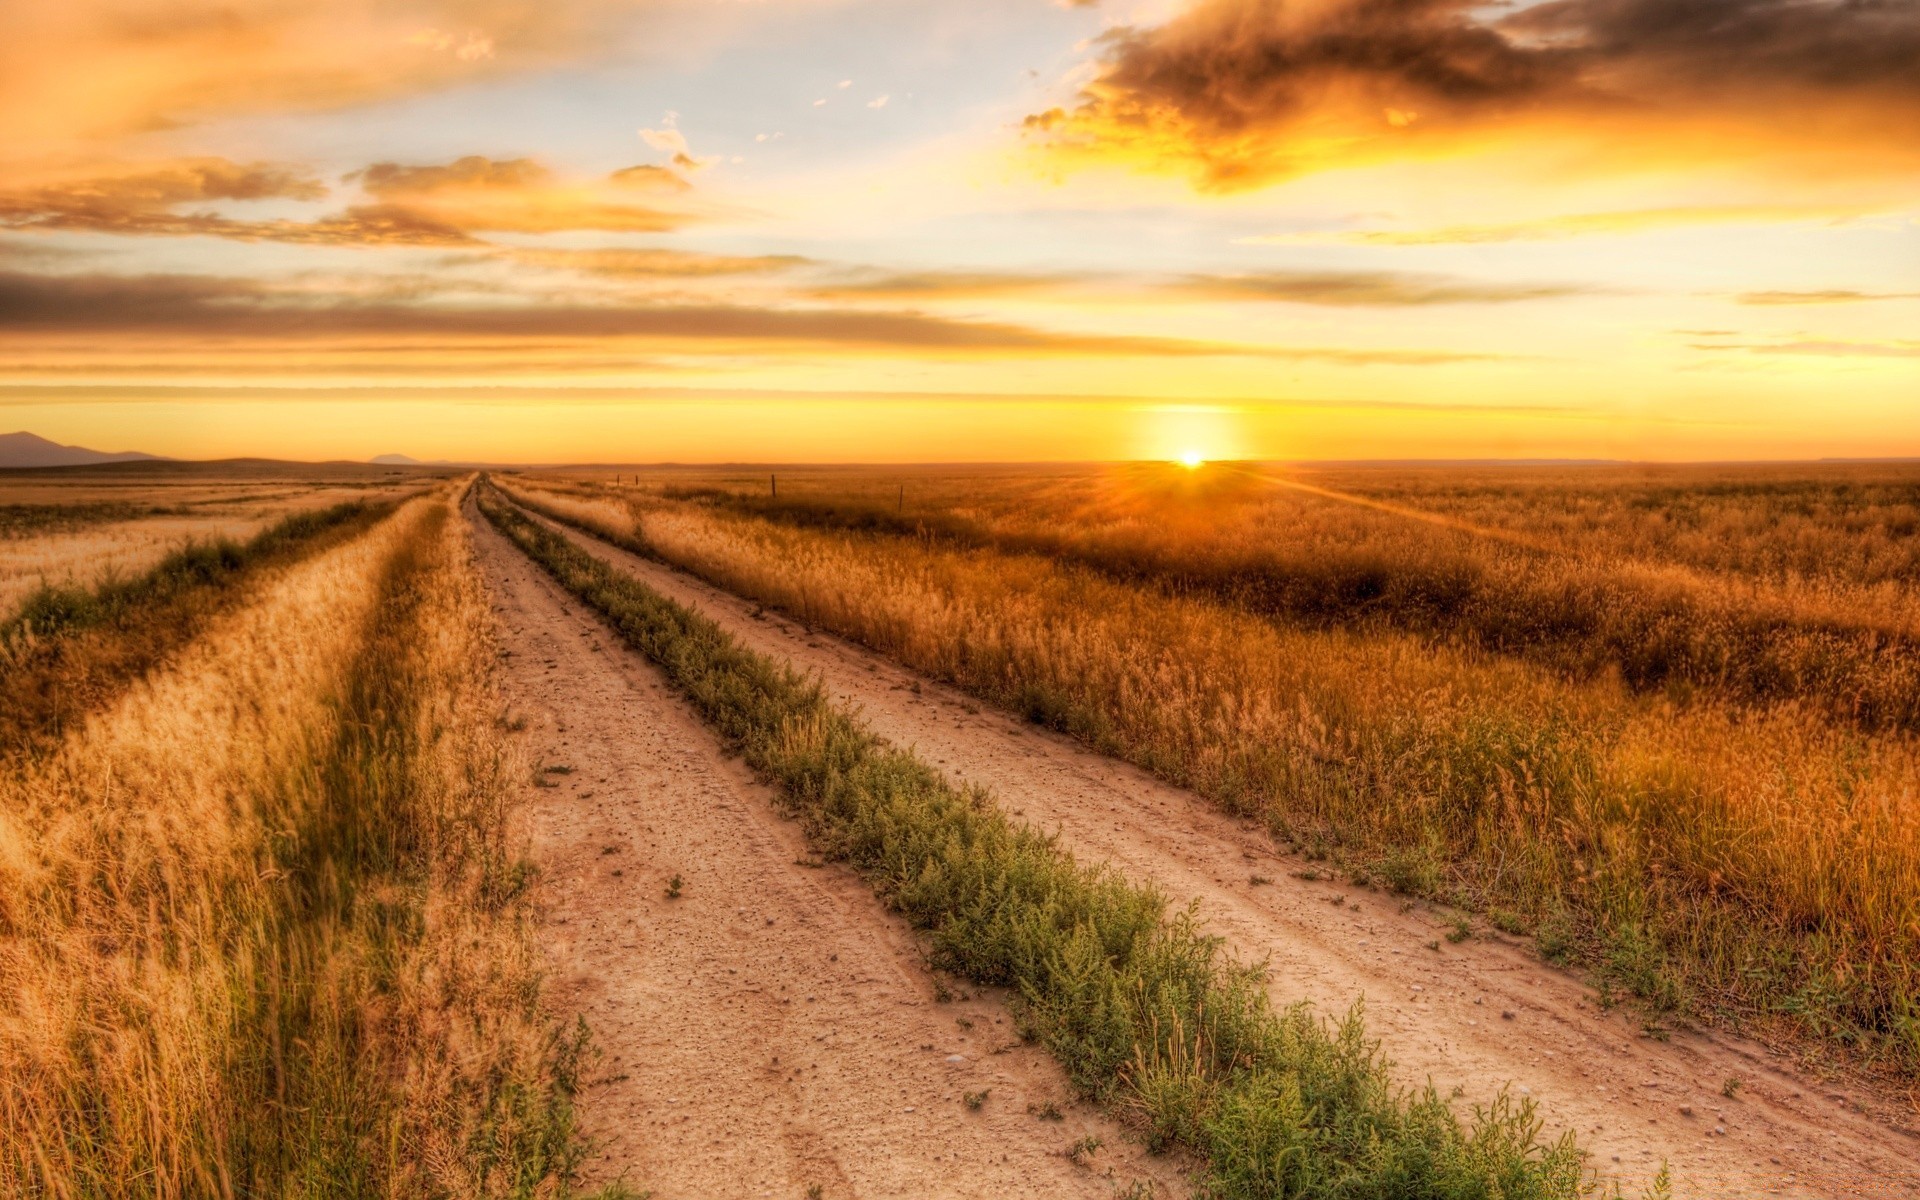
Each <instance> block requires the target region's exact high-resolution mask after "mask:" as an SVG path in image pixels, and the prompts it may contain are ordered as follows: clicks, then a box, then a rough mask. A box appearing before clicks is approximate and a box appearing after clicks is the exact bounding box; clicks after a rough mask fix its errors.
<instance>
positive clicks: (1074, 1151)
mask: <svg viewBox="0 0 1920 1200" xmlns="http://www.w3.org/2000/svg"><path fill="white" fill-rule="evenodd" d="M1104 1145H1106V1143H1105V1142H1103V1141H1101V1140H1100V1139H1099V1138H1098V1137H1095V1136H1094V1135H1092V1134H1088V1135H1087V1136H1086V1137H1083V1138H1081V1139H1080V1140H1079V1141H1077V1142H1075V1143H1073V1145H1071V1146H1068V1147H1067V1158H1068V1160H1069V1161H1071V1162H1072V1163H1073V1164H1074V1165H1075V1166H1078V1167H1084V1166H1086V1165H1087V1162H1088V1160H1090V1159H1091V1158H1093V1156H1094V1155H1095V1154H1097V1153H1098V1152H1099V1150H1100V1147H1102V1146H1104Z"/></svg>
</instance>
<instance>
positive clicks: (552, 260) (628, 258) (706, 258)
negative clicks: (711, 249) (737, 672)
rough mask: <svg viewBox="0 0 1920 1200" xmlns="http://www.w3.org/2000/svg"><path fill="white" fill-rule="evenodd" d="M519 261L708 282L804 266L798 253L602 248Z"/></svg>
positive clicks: (517, 253) (617, 275) (516, 253)
mask: <svg viewBox="0 0 1920 1200" xmlns="http://www.w3.org/2000/svg"><path fill="white" fill-rule="evenodd" d="M508 253H510V255H511V256H512V258H513V259H514V261H516V262H523V263H528V264H530V265H533V266H537V267H548V268H551V269H554V270H561V271H579V272H581V273H583V274H587V275H602V276H606V277H609V278H614V279H704V278H710V277H715V276H727V275H761V274H771V273H775V272H779V271H786V270H791V269H792V268H795V267H801V266H805V265H807V264H808V262H809V261H810V260H809V259H806V258H804V257H802V256H800V255H797V254H757V255H738V254H700V253H697V252H694V251H688V250H660V249H622V248H614V247H607V248H599V249H592V250H518V249H516V250H513V251H510V252H508Z"/></svg>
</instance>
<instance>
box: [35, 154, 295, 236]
mask: <svg viewBox="0 0 1920 1200" xmlns="http://www.w3.org/2000/svg"><path fill="white" fill-rule="evenodd" d="M326 194H327V189H326V186H325V185H324V184H322V183H321V182H320V181H319V180H318V179H316V178H314V177H313V176H312V175H311V174H310V173H308V172H306V171H303V170H301V169H299V168H296V167H289V166H284V165H280V164H273V163H250V164H242V163H234V162H229V161H228V160H226V159H223V158H187V159H175V160H171V161H163V162H154V163H141V164H130V165H126V166H122V167H119V168H118V169H113V170H107V171H104V172H95V173H87V174H79V175H73V174H54V175H51V176H48V175H43V176H42V177H41V178H39V179H32V178H31V177H29V178H28V179H25V180H22V181H20V182H19V183H17V184H15V185H14V186H12V187H9V188H6V189H5V190H0V225H4V226H7V227H10V228H14V229H59V230H75V231H81V232H88V233H164V234H178V233H195V232H202V231H205V230H212V229H219V228H222V227H225V226H229V225H234V224H245V223H244V222H241V223H235V222H231V221H228V220H227V219H226V218H222V217H218V216H215V215H213V214H211V213H208V212H206V211H200V212H194V213H185V214H183V213H179V212H177V211H176V210H177V209H179V208H182V207H184V206H187V205H195V204H200V205H204V204H210V203H214V202H218V201H255V200H318V199H320V198H322V197H324V196H325V195H326Z"/></svg>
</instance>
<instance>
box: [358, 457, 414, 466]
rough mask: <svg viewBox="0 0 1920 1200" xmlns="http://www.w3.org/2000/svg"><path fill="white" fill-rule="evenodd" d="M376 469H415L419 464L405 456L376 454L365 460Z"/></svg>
mask: <svg viewBox="0 0 1920 1200" xmlns="http://www.w3.org/2000/svg"><path fill="white" fill-rule="evenodd" d="M367 461H368V462H370V463H372V464H373V465H374V466H376V467H417V466H421V465H422V464H421V462H420V460H419V459H417V458H410V457H408V456H407V455H405V454H376V455H374V456H373V457H372V458H370V459H368V460H367Z"/></svg>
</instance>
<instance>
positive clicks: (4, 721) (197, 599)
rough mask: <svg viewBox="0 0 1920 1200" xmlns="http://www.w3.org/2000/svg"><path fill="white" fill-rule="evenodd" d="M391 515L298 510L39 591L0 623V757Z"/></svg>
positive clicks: (367, 509)
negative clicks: (283, 574)
mask: <svg viewBox="0 0 1920 1200" xmlns="http://www.w3.org/2000/svg"><path fill="white" fill-rule="evenodd" d="M393 509H394V505H393V504H392V503H391V502H376V503H368V502H364V501H350V502H348V503H345V504H337V505H334V506H333V507H331V508H326V509H321V510H318V511H313V512H302V513H296V514H294V515H292V516H290V517H287V518H286V519H284V520H282V521H279V522H277V523H276V524H274V525H272V526H270V527H268V528H267V529H264V530H262V531H261V532H260V533H258V534H256V535H255V536H254V537H253V538H251V539H249V540H248V541H245V542H236V541H233V540H232V539H230V538H218V539H215V540H212V541H207V542H197V543H194V544H191V545H188V546H185V547H183V548H181V549H180V550H177V551H175V552H174V553H172V554H170V555H168V556H167V557H166V558H165V559H164V560H162V561H161V562H160V563H159V564H158V565H156V566H155V567H154V568H153V569H152V570H150V571H148V572H146V573H145V574H143V575H139V576H136V577H134V578H132V579H125V580H117V579H109V580H107V581H106V582H104V583H102V584H100V585H99V586H98V587H93V588H84V587H73V586H59V587H52V586H43V587H41V588H40V589H39V590H38V591H36V592H35V593H33V595H31V596H30V597H28V599H27V601H26V602H25V604H24V605H23V606H22V607H21V608H20V610H19V611H18V612H17V613H15V614H14V615H13V616H12V617H10V618H9V619H7V620H6V621H5V622H0V753H11V752H17V751H19V750H22V749H27V748H30V747H34V746H40V747H45V746H47V745H50V744H51V743H52V742H53V741H54V740H57V739H58V737H59V736H60V734H61V733H62V731H63V730H65V729H66V728H67V726H69V725H70V724H71V723H72V722H73V721H74V720H75V719H77V718H79V717H81V716H83V715H85V714H86V713H87V712H88V711H90V710H92V709H93V708H95V707H97V706H99V705H100V704H101V703H102V702H103V701H105V700H106V699H108V698H109V697H110V696H111V695H112V694H113V692H114V691H115V690H116V689H117V688H118V687H119V686H120V685H122V684H124V683H125V682H126V681H127V680H129V679H133V678H135V677H137V676H139V675H140V674H142V673H143V672H145V671H147V670H149V669H151V668H152V667H153V666H154V665H155V664H156V663H158V662H159V661H160V660H161V659H162V658H163V657H164V656H165V655H166V654H167V653H168V652H169V651H171V650H173V649H175V648H177V647H179V646H181V645H183V644H185V643H186V642H187V641H188V640H189V639H191V638H192V637H193V636H194V635H195V634H196V633H197V632H199V631H200V630H201V629H203V628H204V627H205V626H206V624H207V622H208V621H209V620H210V619H211V618H212V617H214V616H215V615H216V614H218V613H220V612H222V611H225V610H226V609H228V608H230V607H231V606H232V605H233V603H235V602H236V601H237V600H238V598H239V597H240V596H241V594H242V590H241V585H242V584H243V583H245V582H246V581H247V580H249V579H251V578H255V577H257V576H258V575H259V573H260V572H261V571H262V570H265V569H268V568H271V567H274V566H279V565H285V564H287V563H291V562H295V561H298V560H300V559H302V558H304V557H307V556H309V555H312V554H315V553H318V552H319V551H321V550H324V549H326V548H327V547H329V546H334V545H338V544H339V543H341V542H343V541H346V540H347V539H349V538H351V537H353V536H354V535H356V534H358V533H360V532H363V531H364V530H366V529H367V528H368V527H370V526H371V525H372V524H373V523H374V522H376V521H378V520H380V518H382V517H384V516H386V515H387V514H389V513H391V512H392V511H393Z"/></svg>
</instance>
